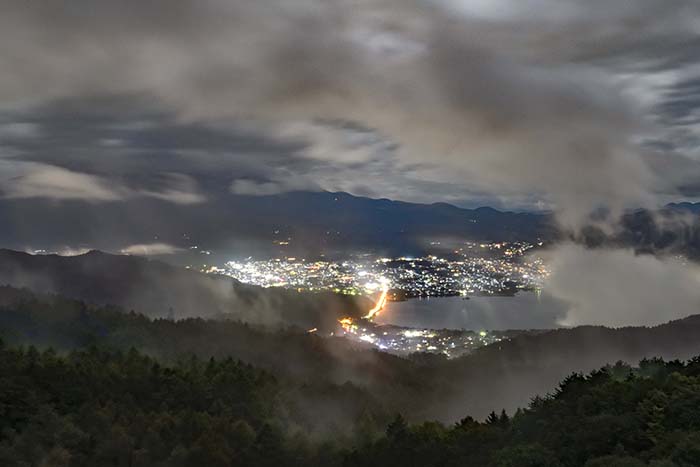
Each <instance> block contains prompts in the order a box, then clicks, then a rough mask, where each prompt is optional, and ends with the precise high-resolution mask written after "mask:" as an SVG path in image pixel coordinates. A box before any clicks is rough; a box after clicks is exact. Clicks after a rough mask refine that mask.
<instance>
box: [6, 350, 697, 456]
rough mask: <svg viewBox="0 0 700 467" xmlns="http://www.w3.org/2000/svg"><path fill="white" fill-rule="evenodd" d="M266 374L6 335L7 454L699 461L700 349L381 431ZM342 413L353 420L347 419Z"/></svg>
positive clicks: (228, 363) (229, 364) (365, 418)
mask: <svg viewBox="0 0 700 467" xmlns="http://www.w3.org/2000/svg"><path fill="white" fill-rule="evenodd" d="M289 391H290V388H289V387H287V386H286V385H285V384H284V383H282V382H280V381H278V380H277V379H276V378H274V377H273V376H271V375H270V374H268V373H266V372H264V371H260V370H257V369H255V368H253V367H251V366H249V365H245V364H243V363H240V362H236V361H235V360H233V359H230V358H229V359H223V360H214V359H210V360H209V361H201V360H199V359H197V358H194V357H192V358H190V359H186V360H182V361H179V362H178V363H176V364H174V365H172V366H166V365H161V364H159V363H158V362H157V361H155V360H153V359H151V358H149V357H146V356H144V355H142V354H141V353H139V352H138V351H136V350H132V351H130V352H128V353H126V354H124V353H109V352H104V351H99V350H97V349H95V348H92V349H89V350H86V351H77V352H72V353H70V354H69V355H67V356H65V357H63V356H58V355H57V354H56V353H55V352H54V351H52V350H47V351H45V352H39V351H37V350H36V349H35V348H34V347H30V348H29V349H26V350H22V349H19V350H18V349H12V348H6V347H4V346H0V463H1V464H2V465H8V466H24V465H27V466H30V465H44V466H95V465H101V466H112V465H115V466H133V467H136V466H144V467H145V466H154V465H160V466H222V467H223V466H238V465H240V466H244V465H249V466H287V465H288V466H302V465H304V466H313V465H318V466H333V465H337V466H341V465H342V466H348V467H351V466H352V467H361V466H402V467H403V466H416V467H419V466H420V467H428V466H436V467H437V466H444V467H446V466H464V465H478V466H485V467H489V466H494V467H515V466H517V467H536V466H537V467H569V466H571V467H578V466H585V467H642V466H646V465H649V466H656V467H672V466H678V467H686V466H688V467H689V466H697V465H698V461H700V359H694V360H691V361H689V362H688V363H687V364H684V363H681V362H679V361H673V362H669V363H664V362H663V361H661V360H647V361H643V362H641V364H640V367H639V369H632V368H630V367H629V366H626V365H622V364H618V365H616V366H614V367H607V368H604V369H603V370H600V371H597V372H594V373H592V374H590V375H589V376H586V377H584V376H582V375H580V374H574V375H571V376H570V377H568V378H567V379H566V380H564V382H562V383H561V384H560V385H559V387H558V388H557V389H556V391H554V392H553V393H552V394H551V395H549V396H546V397H538V398H536V399H534V400H533V401H532V403H531V404H530V406H529V408H527V409H525V410H518V411H517V413H515V415H514V416H513V417H512V418H511V417H509V416H508V415H507V414H505V413H501V414H500V415H496V413H492V414H491V415H490V416H489V417H488V418H487V420H486V421H485V422H478V421H475V420H474V419H472V418H470V417H465V418H464V419H462V420H461V421H460V422H459V423H457V424H456V425H453V426H445V425H442V424H440V423H436V422H426V423H423V424H419V425H409V424H408V423H406V421H405V420H404V418H403V417H402V416H401V415H398V416H396V417H395V418H394V420H393V421H392V422H390V423H388V424H386V428H385V429H384V430H383V431H380V430H378V428H377V427H378V426H380V424H381V419H377V418H374V417H373V414H372V411H371V409H368V410H367V411H366V412H364V413H363V415H362V416H361V417H358V418H357V419H356V420H354V421H353V422H351V423H349V424H346V425H345V426H344V427H338V428H343V429H336V430H327V431H326V432H325V433H324V434H314V433H313V431H312V430H310V429H309V426H308V425H306V423H305V419H304V417H303V416H302V417H300V416H299V414H298V407H297V405H296V404H295V402H294V400H292V399H290V398H289V394H290V392H289ZM348 425H349V426H348Z"/></svg>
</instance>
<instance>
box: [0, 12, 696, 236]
mask: <svg viewBox="0 0 700 467" xmlns="http://www.w3.org/2000/svg"><path fill="white" fill-rule="evenodd" d="M533 11H536V12H539V14H538V15H535V16H534V18H536V19H533V15H532V14H531V13H532V12H533ZM1 13H2V14H1V15H0V66H2V69H3V70H4V72H3V76H2V78H0V100H1V101H2V102H3V103H4V104H5V105H6V106H10V107H14V108H15V109H16V108H18V106H19V107H20V108H25V109H27V108H31V106H32V105H37V104H42V103H46V102H50V101H52V100H55V99H66V98H69V99H72V100H77V101H80V100H85V99H88V98H93V97H95V96H112V97H113V101H112V105H111V110H112V111H115V112H117V113H119V112H120V111H121V109H120V108H119V107H120V105H119V103H120V102H122V105H126V106H128V105H129V102H133V99H137V100H139V101H140V102H142V103H145V105H146V106H151V108H154V109H158V111H159V112H164V114H160V117H162V116H163V115H170V116H171V117H172V118H174V119H176V120H177V121H179V122H180V123H179V124H180V125H183V126H189V125H195V126H197V125H198V126H206V127H208V128H210V129H211V130H212V131H214V132H217V133H223V134H225V135H226V134H228V135H231V134H235V133H236V128H238V129H240V128H241V126H252V127H255V128H256V129H257V131H258V133H259V135H260V137H261V138H262V139H265V140H267V141H268V142H269V143H268V144H281V145H282V146H284V145H287V146H291V147H294V148H295V150H292V151H288V152H287V153H286V155H287V156H289V157H290V158H292V159H293V164H289V165H294V167H293V169H292V170H287V169H289V167H288V168H287V169H283V170H281V171H280V170H279V169H278V168H277V167H276V165H275V164H273V163H271V160H270V159H263V160H261V161H259V162H258V163H257V164H256V163H252V164H250V165H249V166H248V167H247V168H248V169H249V170H248V172H257V174H256V175H257V178H255V177H253V178H252V180H253V181H252V182H234V180H237V179H248V180H250V179H251V177H250V174H249V173H236V174H230V176H229V180H227V183H226V184H227V185H230V184H231V183H233V184H234V185H233V187H234V189H233V191H234V192H236V191H240V190H241V189H242V190H243V191H244V192H250V191H251V189H252V191H254V192H263V193H265V192H270V190H272V189H273V188H274V189H275V190H278V189H286V187H284V186H283V185H284V183H282V182H281V181H280V180H281V179H282V178H285V177H289V178H293V179H295V181H294V182H293V183H291V187H296V186H309V187H315V188H316V189H320V188H326V189H336V190H338V189H343V190H348V191H353V192H355V193H358V194H371V195H375V196H391V197H398V198H405V199H414V200H415V199H416V198H418V197H420V196H421V192H424V191H425V190H426V189H429V188H430V187H431V186H437V185H440V186H443V187H450V188H451V189H453V188H454V190H453V191H455V192H458V195H455V198H458V199H462V200H469V199H470V198H471V199H472V200H473V199H487V198H488V197H489V196H490V197H492V199H496V200H498V199H504V200H509V201H510V202H511V203H512V204H518V203H522V204H524V205H530V206H532V205H536V204H537V203H539V205H540V206H547V207H550V206H555V207H557V208H559V209H560V210H561V212H562V215H561V219H562V220H563V221H564V222H566V223H567V224H572V225H575V224H577V223H578V222H579V221H580V219H581V218H583V217H584V216H585V215H586V214H587V213H588V212H589V211H590V210H591V209H594V208H597V207H599V206H601V205H605V206H608V207H611V208H613V209H619V208H622V207H625V206H629V205H640V204H651V203H654V202H655V201H656V200H657V198H656V196H657V195H658V194H659V193H663V194H666V195H672V194H673V193H675V192H676V190H677V188H678V187H677V186H675V185H674V184H673V183H669V181H668V180H667V178H666V177H664V176H663V175H664V174H663V173H659V170H666V169H662V168H660V166H659V165H658V164H657V165H656V166H651V165H650V163H649V159H653V158H654V157H657V158H658V157H663V158H664V159H665V160H666V161H668V162H669V163H668V164H667V165H670V166H674V163H675V161H676V160H681V162H684V163H686V164H687V163H690V164H691V165H692V166H693V167H695V166H696V165H697V163H696V161H695V160H694V158H693V157H694V155H695V152H696V149H695V147H694V146H693V145H692V140H693V138H697V137H696V136H695V134H696V128H695V123H694V122H695V121H696V120H695V117H696V115H697V111H696V109H695V107H696V105H695V101H694V100H693V99H690V98H687V95H688V94H692V92H693V89H695V88H696V84H695V83H697V79H696V78H695V75H694V71H695V70H694V65H695V63H696V58H697V57H696V55H697V53H696V50H697V47H695V46H696V45H697V44H698V31H697V23H698V20H699V19H700V7H698V5H697V2H694V1H691V0H672V1H671V2H665V3H664V4H663V6H660V5H659V4H658V2H654V1H651V0H643V1H640V2H635V4H634V7H632V6H631V5H630V4H629V2H626V1H624V0H613V1H605V2H603V1H595V2H593V4H591V3H587V4H585V5H583V4H582V3H581V2H574V1H573V0H566V1H563V2H562V1H557V2H555V1H553V0H528V1H526V2H516V1H514V0H498V1H495V2H482V1H476V0H455V1H449V2H448V1H445V0H433V1H428V0H425V1H419V0H409V1H401V2H398V1H395V0H374V1H367V0H355V1H350V2H345V1H336V0H332V1H324V2H320V1H317V0H294V1H281V0H275V1H272V2H263V3H261V2H257V1H252V0H236V1H222V0H203V1H197V2H195V1H192V0H178V1H176V2H171V1H165V0H148V1H146V2H142V1H139V2H136V1H127V2H126V4H124V3H120V4H119V5H118V6H116V5H115V4H114V3H113V2H109V1H107V0H98V1H89V2H88V1H87V0H79V1H76V2H72V3H71V6H70V7H69V8H66V7H65V6H64V5H60V6H59V5H57V4H52V3H48V4H47V3H35V2H22V1H10V2H9V3H5V4H4V5H3V7H2V12H1ZM27 106H29V107H27ZM69 110H70V109H69ZM64 111H65V109H64ZM160 117H159V118H160ZM139 123H141V122H139V121H127V122H122V124H123V126H122V128H130V129H132V130H133V131H137V130H144V129H147V127H144V126H139ZM156 124H158V118H156ZM8 125H9V126H8ZM17 125H20V126H17ZM21 125H22V122H16V121H15V122H9V123H8V124H7V125H6V128H5V133H7V132H8V131H9V132H10V133H13V132H14V133H15V137H14V139H15V142H16V141H17V140H18V139H21V138H22V137H23V136H22V133H23V131H24V130H22V128H23V127H22V126H21ZM129 125H131V126H129ZM28 128H31V127H25V130H26V129H28ZM134 129H137V130H134ZM24 133H26V131H24ZM0 134H3V133H2V131H0ZM99 141H100V143H101V146H102V148H101V151H100V153H101V154H102V156H100V157H114V154H122V153H124V152H125V151H126V150H127V149H128V147H129V145H130V144H133V142H129V141H124V140H122V139H119V138H113V137H105V138H103V139H100V140H99ZM649 141H664V142H666V144H667V145H670V146H666V147H667V148H669V147H670V148H671V149H670V150H664V151H661V152H662V154H661V156H659V152H660V150H659V148H660V147H661V146H660V145H659V144H656V145H649V144H648V142H649ZM163 146H167V143H163V144H162V146H161V147H160V148H159V149H161V150H162V149H164V148H163ZM198 146H199V147H198V148H197V150H198V151H203V152H205V153H208V156H209V157H211V154H217V155H218V156H221V154H220V152H221V151H217V149H219V148H218V147H217V142H216V141H199V144H198ZM138 149H140V148H138ZM679 154H680V155H679ZM235 156H236V157H238V156H240V154H238V153H236V154H235ZM33 157H37V155H36V154H35V155H34V156H33ZM69 157H70V156H69ZM240 157H241V158H245V157H246V156H240ZM158 163H159V164H162V165H160V166H159V169H160V170H161V171H163V172H169V173H171V172H176V170H174V168H173V167H172V166H171V165H170V164H168V163H167V162H163V161H159V162H158ZM326 165H330V166H336V171H335V173H334V172H333V171H332V170H325V169H324V167H325V166H326ZM303 166H306V168H309V167H310V168H311V177H309V176H308V173H309V172H308V171H303V168H302V167H303ZM64 168H66V169H67V167H64ZM672 170H673V169H671V171H672ZM241 171H242V170H241ZM676 173H678V171H676ZM387 174H390V175H387ZM57 175H58V174H57ZM58 178H59V179H60V176H59V177H58ZM678 178H681V179H682V178H683V177H682V176H680V175H679V176H678ZM310 179H311V180H313V181H314V182H313V183H311V184H309V183H308V180H310ZM29 182H31V179H30V180H29ZM302 182H304V183H302ZM382 182H383V183H382ZM678 182H679V183H680V182H682V183H683V185H684V186H685V187H690V186H692V185H693V183H694V181H693V180H685V179H683V180H680V181H678ZM57 183H61V181H60V180H58V182H57ZM240 183H243V185H240ZM380 183H381V187H380ZM241 187H242V188H241ZM93 188H94V187H93ZM253 188H255V189H253ZM688 189H689V188H688ZM689 190H690V189H689ZM146 191H148V189H146ZM443 191H444V192H443V193H442V194H440V193H438V195H437V196H438V197H439V198H441V199H444V200H448V201H454V200H455V198H452V197H450V195H449V191H450V190H443ZM690 191H692V190H690ZM160 193H161V194H160V195H158V196H164V197H166V198H168V199H172V200H173V201H175V202H178V201H179V202H183V203H188V202H197V201H200V200H201V198H199V197H198V195H196V194H194V195H193V194H191V193H190V192H186V193H190V194H186V193H185V192H180V191H175V192H173V191H168V190H166V191H164V192H160ZM100 196H101V197H102V198H103V199H104V198H105V197H109V196H107V195H106V193H104V192H99V190H98V198H97V199H99V198H100ZM423 196H425V195H423Z"/></svg>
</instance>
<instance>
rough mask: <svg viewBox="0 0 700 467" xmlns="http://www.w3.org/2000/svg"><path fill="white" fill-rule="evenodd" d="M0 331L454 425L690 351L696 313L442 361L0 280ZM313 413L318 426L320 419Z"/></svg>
mask: <svg viewBox="0 0 700 467" xmlns="http://www.w3.org/2000/svg"><path fill="white" fill-rule="evenodd" d="M0 337H2V338H3V339H4V340H5V342H6V343H7V344H8V345H35V346H37V347H38V348H40V349H47V348H49V347H52V348H54V349H55V350H56V351H58V352H66V351H71V350H81V349H85V348H89V347H90V346H99V347H100V348H102V349H106V350H109V351H120V352H128V351H129V350H130V349H131V348H132V347H133V348H136V349H138V350H139V351H141V352H143V353H145V354H147V355H149V356H150V357H152V358H155V359H157V360H159V361H160V362H161V363H162V364H173V363H175V362H177V361H178V360H179V359H182V358H189V356H192V355H195V356H197V357H198V358H201V359H204V360H208V359H209V358H211V357H214V358H217V359H221V358H229V357H231V358H234V359H236V360H241V361H243V362H245V363H248V364H252V365H254V366H256V367H259V368H261V369H263V370H265V371H268V372H270V373H272V374H274V375H275V376H276V377H278V378H280V379H284V380H285V381H289V382H290V383H291V384H293V385H295V386H296V387H306V388H313V389H314V390H315V391H316V392H315V393H314V395H313V396H312V397H310V398H309V399H308V400H307V401H305V402H304V403H303V404H302V405H303V406H305V407H308V409H309V413H310V414H312V413H315V412H316V409H317V408H318V407H323V410H322V411H321V413H324V414H333V415H332V416H331V417H330V418H336V419H340V420H352V419H354V417H356V416H358V415H359V414H360V413H361V412H362V410H363V404H362V403H360V402H357V403H356V402H353V403H350V402H349V401H348V400H346V399H344V398H342V397H340V398H337V397H336V395H338V394H341V395H342V394H343V392H342V391H339V392H336V390H337V389H338V388H339V387H348V386H347V383H349V384H350V385H352V386H353V387H354V388H356V389H358V390H361V391H364V392H365V393H366V394H367V395H371V398H372V399H373V400H374V401H376V403H377V405H379V406H381V407H382V411H383V412H385V413H393V412H402V413H404V414H405V416H406V418H407V419H409V420H411V421H422V420H441V421H444V422H454V421H456V420H459V419H460V418H462V417H463V416H464V414H469V415H471V416H474V417H476V418H483V417H485V416H486V415H488V413H489V412H491V411H492V410H496V411H500V410H501V409H506V410H507V411H508V412H509V413H512V412H513V411H515V410H516V409H517V408H518V407H524V406H526V405H527V404H528V402H529V401H530V399H531V398H532V397H533V396H535V395H537V394H540V395H541V394H545V393H547V392H549V391H551V390H552V389H553V388H554V387H556V385H557V384H558V383H559V381H561V380H562V379H563V378H565V377H566V376H567V375H569V374H571V373H572V372H583V373H587V372H590V371H592V370H594V369H597V368H600V367H601V366H603V365H605V364H607V363H614V362H616V361H618V360H623V361H627V362H636V361H639V360H641V359H643V358H653V357H663V358H666V359H676V358H678V359H688V358H691V357H692V356H694V355H698V354H700V319H698V317H690V318H687V319H685V320H681V321H676V322H671V323H668V324H665V325H661V326H657V327H653V328H646V327H635V328H622V329H609V328H604V327H580V328H574V329H563V330H555V331H548V332H543V333H536V334H531V335H521V336H518V337H515V338H513V339H511V340H509V341H504V342H501V343H498V344H496V345H492V346H488V347H485V348H482V349H480V350H478V351H477V352H475V353H473V354H471V355H468V356H466V357H464V358H459V359H454V360H446V359H444V358H443V357H441V356H437V355H429V354H415V355H412V356H411V357H410V358H399V357H396V356H392V355H389V354H386V353H383V352H379V351H377V350H374V349H372V348H370V347H365V346H362V345H358V344H355V343H353V342H351V341H348V340H346V339H344V338H339V337H334V338H328V337H321V336H318V335H314V334H307V333H306V331H305V330H303V329H299V328H287V329H276V328H267V327H262V326H252V325H249V324H244V323H241V322H237V321H231V320H204V319H185V320H178V321H172V320H168V319H155V320H153V319H150V318H147V317H145V316H143V315H140V314H137V313H127V312H124V311H123V310H120V309H119V308H116V307H100V306H94V305H89V304H86V303H84V302H81V301H77V300H71V299H65V298H62V297H60V296H53V295H36V294H33V293H32V292H29V291H26V290H18V289H14V288H11V287H0ZM321 394H323V397H321ZM363 397H364V396H363ZM360 399H361V398H360ZM360 399H358V400H360ZM312 418H313V417H312ZM318 419H319V420H320V421H319V423H320V425H321V426H323V425H324V424H325V423H326V419H325V418H323V417H318Z"/></svg>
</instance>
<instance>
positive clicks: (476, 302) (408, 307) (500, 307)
mask: <svg viewBox="0 0 700 467" xmlns="http://www.w3.org/2000/svg"><path fill="white" fill-rule="evenodd" d="M566 310H567V304H566V303H565V302H563V301H561V300H558V299H556V298H554V297H552V296H551V295H548V294H547V293H546V292H545V293H541V294H536V293H534V292H523V293H519V294H517V295H515V296H514V297H471V298H470V299H469V300H464V299H462V298H461V297H436V298H425V299H412V300H408V301H405V302H390V303H389V304H388V305H387V307H386V308H385V309H384V311H383V312H382V313H381V314H380V315H379V316H378V317H377V319H376V320H375V321H376V322H377V323H381V324H395V325H398V326H406V327H416V328H430V329H472V330H481V329H493V330H505V329H549V328H555V327H560V325H559V324H558V322H559V321H560V320H561V319H563V318H564V316H565V315H566Z"/></svg>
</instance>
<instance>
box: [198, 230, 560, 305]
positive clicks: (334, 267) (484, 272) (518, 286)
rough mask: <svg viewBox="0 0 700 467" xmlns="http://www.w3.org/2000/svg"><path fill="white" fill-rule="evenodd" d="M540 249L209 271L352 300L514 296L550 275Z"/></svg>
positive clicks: (469, 246) (516, 246) (498, 248)
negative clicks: (385, 291) (380, 295)
mask: <svg viewBox="0 0 700 467" xmlns="http://www.w3.org/2000/svg"><path fill="white" fill-rule="evenodd" d="M536 246H541V244H540V245H532V244H529V243H524V242H516V243H488V244H475V243H465V244H464V246H463V247H461V248H458V249H456V250H455V251H454V252H453V254H452V255H451V256H452V257H451V258H450V259H446V258H440V257H437V256H426V257H422V258H407V257H401V258H373V257H371V256H369V255H367V256H361V257H356V258H352V259H348V260H344V261H306V260H305V259H302V258H293V257H291V258H282V259H279V258H277V259H267V260H252V259H251V260H248V261H243V262H239V261H229V262H228V263H226V264H225V265H224V266H223V267H218V266H207V267H205V268H203V272H207V273H215V274H225V275H227V276H230V277H233V278H235V279H237V280H239V281H240V282H243V283H247V284H254V285H259V286H262V287H285V288H289V289H296V290H298V291H300V292H302V291H323V290H331V291H334V292H338V293H343V294H349V295H364V294H371V293H374V292H377V291H379V290H381V289H382V288H385V287H387V288H389V289H390V291H391V292H390V294H389V297H388V298H389V300H402V299H408V298H415V297H440V296H457V295H462V296H469V295H512V294H514V293H516V292H518V291H519V290H536V289H539V288H540V287H541V286H542V282H543V280H544V279H545V278H546V276H547V275H548V270H547V268H546V266H545V264H544V262H543V261H542V259H541V258H539V257H538V256H536V255H534V254H533V255H529V254H527V253H528V252H529V250H532V249H533V248H536Z"/></svg>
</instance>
